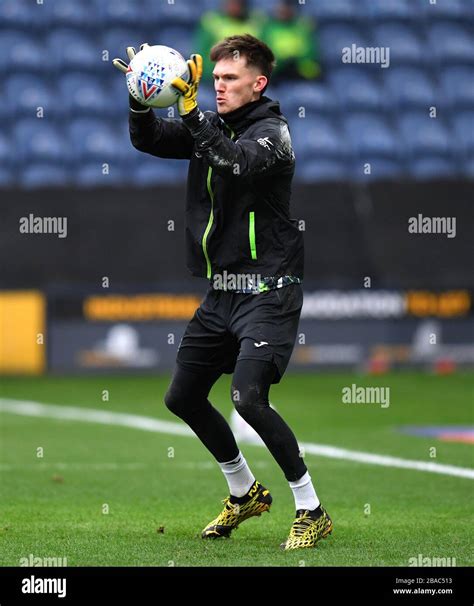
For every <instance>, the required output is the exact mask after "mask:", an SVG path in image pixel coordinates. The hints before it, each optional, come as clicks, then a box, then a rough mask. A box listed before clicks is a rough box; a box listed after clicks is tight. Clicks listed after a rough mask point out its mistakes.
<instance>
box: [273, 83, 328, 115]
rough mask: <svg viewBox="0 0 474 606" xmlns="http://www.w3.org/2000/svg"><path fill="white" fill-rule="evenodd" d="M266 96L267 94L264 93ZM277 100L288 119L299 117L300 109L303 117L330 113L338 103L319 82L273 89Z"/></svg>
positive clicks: (286, 85)
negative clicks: (303, 114) (303, 113)
mask: <svg viewBox="0 0 474 606" xmlns="http://www.w3.org/2000/svg"><path fill="white" fill-rule="evenodd" d="M265 94H267V93H265ZM270 98H272V99H275V100H278V101H279V102H280V106H281V108H282V111H283V113H284V114H285V116H286V117H287V118H288V119H292V118H298V117H300V116H301V111H302V110H301V108H303V109H304V112H305V116H310V115H312V114H315V115H321V114H328V113H332V112H333V111H334V110H335V109H337V107H338V105H339V102H338V99H337V97H336V95H334V93H333V91H332V90H331V88H330V87H329V86H327V85H326V84H321V83H319V82H302V81H299V82H291V84H290V85H288V84H282V85H281V86H278V87H275V89H274V96H270Z"/></svg>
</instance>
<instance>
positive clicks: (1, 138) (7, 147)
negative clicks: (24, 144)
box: [0, 130, 15, 167]
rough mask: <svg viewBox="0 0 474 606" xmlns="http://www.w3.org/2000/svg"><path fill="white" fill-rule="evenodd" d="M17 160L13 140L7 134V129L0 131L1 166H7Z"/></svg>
mask: <svg viewBox="0 0 474 606" xmlns="http://www.w3.org/2000/svg"><path fill="white" fill-rule="evenodd" d="M14 161H15V159H14V156H13V154H12V141H11V140H10V138H9V137H8V136H7V135H6V133H5V131H4V130H3V131H0V166H2V167H5V166H9V165H10V164H13V163H14Z"/></svg>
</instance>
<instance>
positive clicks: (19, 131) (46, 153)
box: [14, 118, 71, 164]
mask: <svg viewBox="0 0 474 606" xmlns="http://www.w3.org/2000/svg"><path fill="white" fill-rule="evenodd" d="M14 133H15V134H14V138H15V145H16V148H15V149H16V150H17V152H16V153H17V158H18V160H19V161H20V162H22V163H24V162H49V163H58V164H64V163H67V162H68V161H69V160H70V159H71V150H70V148H69V145H68V144H67V142H66V141H65V139H64V136H63V133H62V129H61V128H59V127H57V126H56V121H54V120H51V119H49V120H48V119H46V118H43V119H35V118H24V119H23V120H20V121H18V122H17V124H16V126H15V131H14Z"/></svg>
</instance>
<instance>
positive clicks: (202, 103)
mask: <svg viewBox="0 0 474 606" xmlns="http://www.w3.org/2000/svg"><path fill="white" fill-rule="evenodd" d="M198 103H199V107H200V108H201V109H202V110H203V111H206V110H211V111H213V112H215V111H216V109H217V108H216V93H215V91H214V89H213V87H212V85H210V86H209V85H206V84H201V86H200V87H199V92H198Z"/></svg>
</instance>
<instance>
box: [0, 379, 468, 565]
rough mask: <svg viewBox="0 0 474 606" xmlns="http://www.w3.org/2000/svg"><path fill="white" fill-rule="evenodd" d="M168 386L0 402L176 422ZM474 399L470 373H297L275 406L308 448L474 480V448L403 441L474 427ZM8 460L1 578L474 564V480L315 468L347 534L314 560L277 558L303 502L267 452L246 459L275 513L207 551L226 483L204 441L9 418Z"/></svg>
mask: <svg viewBox="0 0 474 606" xmlns="http://www.w3.org/2000/svg"><path fill="white" fill-rule="evenodd" d="M168 381H169V377H168V376H157V377H93V378H71V377H56V378H55V377H42V378H29V379H25V378H2V379H1V380H0V397H2V398H13V399H18V400H32V401H37V402H44V403H49V404H59V405H64V406H67V405H69V406H70V405H74V406H79V407H84V408H88V407H89V408H95V409H107V410H110V411H119V412H127V413H132V414H136V415H144V416H148V417H155V418H158V419H163V420H168V421H177V419H176V418H175V417H174V416H173V415H172V414H171V413H169V412H168V411H167V410H166V408H165V406H164V404H163V395H164V393H165V391H166V387H167V385H168ZM352 383H356V384H357V385H358V386H364V385H366V386H376V385H379V386H385V387H390V390H391V396H390V406H389V407H388V408H382V407H381V406H379V405H377V404H344V403H342V399H341V390H342V388H343V387H345V386H350V385H351V384H352ZM229 386H230V379H229V377H225V378H222V379H221V380H220V381H219V382H218V384H217V385H216V386H215V387H214V389H213V391H212V393H211V398H210V399H211V401H212V402H213V403H214V404H215V405H216V406H217V407H218V408H219V409H220V410H221V411H222V412H223V413H224V414H225V415H226V416H227V418H228V417H229V415H230V411H231V406H232V405H231V401H230V395H229V393H230V389H229ZM104 389H107V390H108V391H109V401H108V402H107V401H106V402H104V401H103V400H102V390H104ZM473 393H474V375H473V374H469V373H459V374H454V375H448V376H434V375H429V374H421V373H415V372H407V373H391V374H388V375H383V376H378V377H368V376H364V375H357V374H349V373H337V374H336V373H334V374H312V375H309V374H290V373H288V374H287V375H286V376H285V378H284V379H283V381H282V383H281V384H280V385H277V386H274V387H273V389H272V392H271V401H272V402H273V403H274V404H275V405H276V406H277V408H278V410H279V412H280V414H282V416H283V417H284V418H285V419H286V420H287V422H288V423H289V424H290V426H291V427H292V428H293V430H294V431H295V433H296V435H297V438H298V440H299V441H301V442H312V443H318V444H319V443H320V444H327V445H332V446H338V447H342V448H347V449H351V450H360V451H364V452H370V453H376V454H383V455H391V456H396V457H401V458H406V459H416V460H420V461H427V462H436V463H440V464H450V465H456V466H462V467H472V466H473V451H474V447H473V445H472V444H460V443H450V442H442V441H438V440H436V439H435V438H431V437H416V436H410V435H406V434H402V433H400V432H399V431H398V427H400V426H402V425H450V424H451V425H467V424H472V403H473ZM0 445H1V446H0V479H1V482H0V491H1V498H0V564H1V565H2V566H18V565H19V564H20V560H21V558H25V557H28V556H29V554H32V555H33V556H35V557H42V558H51V557H56V558H67V565H68V566H173V565H174V566H407V565H408V564H409V559H410V558H412V557H418V555H419V554H422V556H423V557H431V558H434V557H445V558H456V564H457V565H458V566H472V565H473V557H472V552H471V550H470V547H469V546H470V544H472V528H473V524H472V521H473V520H472V497H473V485H474V484H473V481H472V480H471V479H466V478H459V477H451V476H447V475H438V474H434V473H427V472H420V471H415V470H411V469H396V468H389V467H381V466H377V465H369V464H361V463H356V462H353V461H348V460H341V459H331V458H324V457H321V456H314V455H310V454H307V455H306V458H305V461H306V464H307V465H308V468H309V471H310V473H311V476H312V478H313V481H314V483H315V487H316V490H317V492H318V494H319V496H320V498H321V501H322V503H323V504H324V505H325V507H326V508H327V510H328V511H329V513H330V515H331V516H332V517H333V520H334V527H335V528H334V532H333V534H332V535H331V537H330V538H329V539H327V540H325V541H323V542H321V543H320V544H319V545H318V546H317V547H316V548H315V549H311V550H308V549H306V550H299V551H296V552H289V553H285V552H282V551H280V550H279V544H280V542H282V541H283V540H285V538H286V536H287V534H288V530H289V528H290V525H291V522H292V520H293V515H294V503H293V497H292V494H291V491H290V489H289V488H288V484H287V482H286V480H285V478H284V476H283V474H282V472H281V471H280V469H279V467H278V466H277V465H276V463H275V462H274V460H273V459H272V457H271V455H270V454H269V452H268V451H267V450H266V449H264V448H260V447H258V446H253V445H252V446H251V445H245V444H242V451H243V452H244V454H245V456H246V458H247V461H248V462H249V464H250V466H251V468H252V470H253V472H254V474H255V475H256V477H257V479H258V480H259V481H260V482H261V483H263V484H264V485H265V486H267V487H268V488H269V489H270V490H271V493H272V495H273V499H274V501H273V506H272V511H271V513H270V514H267V513H265V514H264V515H262V516H261V517H259V518H254V519H251V520H248V521H247V522H245V523H243V524H242V525H241V527H240V528H239V529H238V530H237V531H235V532H234V533H233V536H232V538H231V539H227V540H221V541H203V540H202V539H200V537H199V534H200V531H201V529H202V528H203V527H204V525H205V524H206V523H207V522H208V521H209V520H211V519H212V518H213V517H215V515H216V514H217V513H218V512H219V511H220V509H221V507H222V503H221V500H222V499H223V498H224V497H225V496H227V484H226V482H225V480H224V477H223V476H222V474H221V472H220V470H219V468H218V467H217V465H216V464H215V463H214V461H213V459H212V457H211V455H210V454H209V453H208V452H207V451H206V450H205V448H204V447H203V446H202V445H201V443H200V442H199V441H198V440H197V439H196V438H194V437H187V436H176V435H169V434H163V433H152V432H147V431H143V430H138V429H133V428H128V427H118V426H108V425H98V424H94V423H86V422H77V421H65V420H56V419H50V418H35V417H29V416H20V415H16V414H11V413H8V412H3V413H0ZM433 447H434V448H435V449H436V457H435V458H433V457H432V456H430V454H431V455H432V454H433V452H434V451H433V450H430V449H432V448H433ZM38 448H42V449H43V457H42V458H38V457H37V452H38V451H37V449H38ZM170 455H174V456H170ZM104 505H107V507H108V513H104V511H106V508H104Z"/></svg>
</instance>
